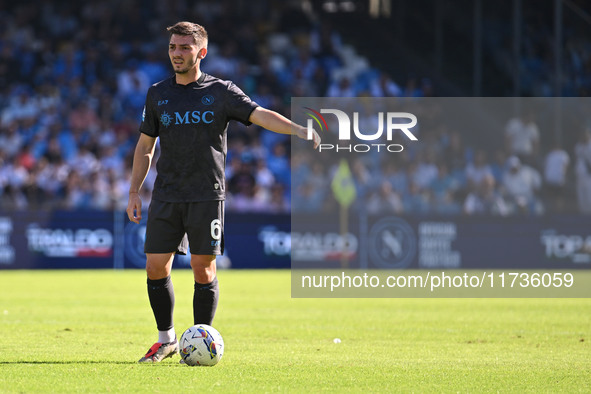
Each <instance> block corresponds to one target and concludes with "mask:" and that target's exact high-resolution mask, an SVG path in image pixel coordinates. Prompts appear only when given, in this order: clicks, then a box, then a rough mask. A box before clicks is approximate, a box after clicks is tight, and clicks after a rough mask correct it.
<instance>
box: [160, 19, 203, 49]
mask: <svg viewBox="0 0 591 394" xmlns="http://www.w3.org/2000/svg"><path fill="white" fill-rule="evenodd" d="M166 30H167V31H168V33H169V34H170V36H172V35H173V34H177V35H179V36H193V39H194V40H195V43H196V44H201V43H203V44H206V43H207V31H205V28H204V27H203V26H201V25H198V24H197V23H192V22H177V23H175V24H174V25H172V26H168V27H167V28H166Z"/></svg>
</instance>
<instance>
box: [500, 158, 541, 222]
mask: <svg viewBox="0 0 591 394" xmlns="http://www.w3.org/2000/svg"><path fill="white" fill-rule="evenodd" d="M541 186H542V179H541V176H540V174H539V173H538V171H537V170H536V169H534V168H533V167H530V166H527V165H525V164H522V163H521V160H519V158H518V157H517V156H511V157H510V158H509V159H508V160H507V168H506V171H505V174H504V176H503V189H504V194H505V198H506V199H507V203H508V205H509V207H510V209H511V211H512V212H513V213H525V214H541V213H542V205H541V202H540V201H539V199H538V197H537V194H536V193H537V191H538V190H540V187H541Z"/></svg>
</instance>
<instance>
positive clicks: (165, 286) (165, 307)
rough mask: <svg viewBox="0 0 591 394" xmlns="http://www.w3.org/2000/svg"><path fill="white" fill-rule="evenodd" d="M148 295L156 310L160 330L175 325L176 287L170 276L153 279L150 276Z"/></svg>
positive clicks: (153, 309) (155, 316)
mask: <svg viewBox="0 0 591 394" xmlns="http://www.w3.org/2000/svg"><path fill="white" fill-rule="evenodd" d="M148 297H149V298H150V306H151V307H152V311H153V312H154V318H155V319H156V325H157V326H158V331H167V330H170V329H171V328H172V327H173V323H172V313H173V311H174V289H173V287H172V281H171V280H170V276H167V277H166V278H163V279H156V280H152V279H149V278H148Z"/></svg>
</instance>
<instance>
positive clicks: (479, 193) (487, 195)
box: [463, 173, 509, 216]
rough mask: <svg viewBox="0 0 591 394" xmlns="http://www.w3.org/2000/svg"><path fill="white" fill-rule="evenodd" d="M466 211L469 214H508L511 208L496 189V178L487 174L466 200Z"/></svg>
mask: <svg viewBox="0 0 591 394" xmlns="http://www.w3.org/2000/svg"><path fill="white" fill-rule="evenodd" d="M463 209H464V213H465V214H467V215H498V216H507V215H508V214H509V208H508V207H507V204H506V203H505V200H504V199H503V197H502V196H501V194H500V193H498V192H497V190H496V189H495V178H494V176H492V174H488V173H487V174H485V175H484V176H483V177H482V178H480V180H479V181H478V183H476V184H475V190H474V191H472V192H471V193H469V194H468V196H467V197H466V200H465V201H464V208H463Z"/></svg>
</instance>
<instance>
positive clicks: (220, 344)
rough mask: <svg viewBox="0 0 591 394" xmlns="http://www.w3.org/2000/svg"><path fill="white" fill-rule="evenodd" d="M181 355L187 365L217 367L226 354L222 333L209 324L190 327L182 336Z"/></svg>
mask: <svg viewBox="0 0 591 394" xmlns="http://www.w3.org/2000/svg"><path fill="white" fill-rule="evenodd" d="M179 346H180V353H181V357H182V358H183V360H184V361H185V364H187V365H190V366H192V367H194V366H197V365H207V366H213V365H216V364H217V363H218V362H219V361H220V360H221V359H222V355H223V354H224V339H223V338H222V336H221V335H220V333H219V332H218V331H217V330H216V329H215V328H213V327H212V326H208V325H207V324H197V325H195V326H192V327H189V328H188V329H187V331H185V332H184V333H183V335H182V336H181V342H180V344H179Z"/></svg>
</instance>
